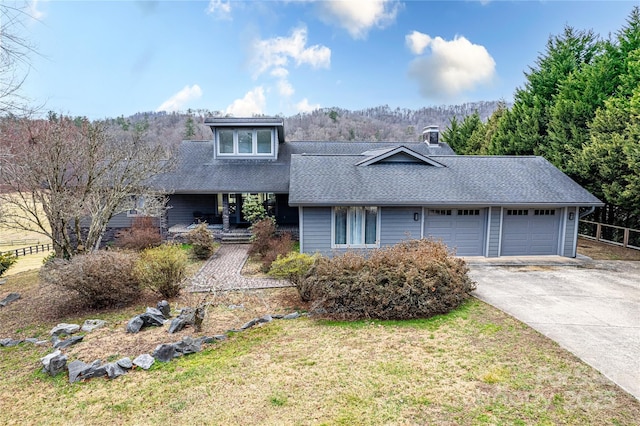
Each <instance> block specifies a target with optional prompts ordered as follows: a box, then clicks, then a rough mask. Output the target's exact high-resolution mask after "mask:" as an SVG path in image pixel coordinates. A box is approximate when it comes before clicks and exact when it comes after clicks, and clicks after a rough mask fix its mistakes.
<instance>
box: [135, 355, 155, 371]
mask: <svg viewBox="0 0 640 426" xmlns="http://www.w3.org/2000/svg"><path fill="white" fill-rule="evenodd" d="M154 362H156V360H155V359H154V358H153V357H152V356H151V355H149V354H142V355H138V356H137V357H136V358H135V359H134V360H133V365H137V366H138V367H140V368H142V369H143V370H148V369H150V368H151V366H152V365H153V363H154Z"/></svg>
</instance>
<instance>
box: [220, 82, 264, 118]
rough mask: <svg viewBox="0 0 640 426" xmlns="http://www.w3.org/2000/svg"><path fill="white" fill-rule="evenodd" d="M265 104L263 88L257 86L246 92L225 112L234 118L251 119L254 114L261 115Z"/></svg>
mask: <svg viewBox="0 0 640 426" xmlns="http://www.w3.org/2000/svg"><path fill="white" fill-rule="evenodd" d="M266 103H267V102H266V98H265V96H264V88H263V87H262V86H258V87H256V88H255V89H253V90H251V91H250V92H247V94H246V95H244V98H242V99H236V100H235V101H233V103H232V104H231V105H229V106H228V107H227V109H226V111H225V112H226V113H227V114H230V115H233V116H235V117H251V116H253V115H255V114H262V113H263V111H264V109H265V105H266Z"/></svg>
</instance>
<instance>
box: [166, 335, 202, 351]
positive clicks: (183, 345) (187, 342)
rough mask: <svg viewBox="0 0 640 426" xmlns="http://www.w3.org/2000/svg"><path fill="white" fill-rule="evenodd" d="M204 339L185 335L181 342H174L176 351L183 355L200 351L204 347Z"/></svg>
mask: <svg viewBox="0 0 640 426" xmlns="http://www.w3.org/2000/svg"><path fill="white" fill-rule="evenodd" d="M202 341H203V340H202V339H194V338H192V337H189V336H185V337H183V338H182V341H181V342H177V343H174V344H173V347H174V348H175V350H176V352H177V353H179V354H182V355H189V354H193V353H196V352H200V349H201V348H202Z"/></svg>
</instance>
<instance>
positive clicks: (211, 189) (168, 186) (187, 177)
mask: <svg viewBox="0 0 640 426" xmlns="http://www.w3.org/2000/svg"><path fill="white" fill-rule="evenodd" d="M400 145H401V144H399V143H393V142H390V143H385V142H285V143H282V144H280V145H279V148H278V149H279V152H278V159H277V160H264V159H263V160H260V159H256V160H234V159H230V158H224V159H214V156H213V150H214V144H213V141H185V142H183V143H182V144H181V145H180V148H179V150H178V161H177V167H176V168H175V169H174V170H172V171H171V172H168V173H164V174H162V175H160V176H158V177H157V178H156V179H154V182H153V183H154V186H155V187H157V188H158V189H162V190H166V191H171V192H174V193H178V194H215V193H222V192H229V193H247V192H275V193H288V192H289V180H290V179H289V177H290V175H289V173H290V166H291V157H292V155H296V154H319V153H323V154H333V155H345V154H346V155H354V154H358V155H359V154H360V153H362V152H365V151H372V150H378V149H389V148H393V147H398V146H400ZM402 145H403V146H406V147H407V148H409V149H411V150H413V151H415V152H417V153H419V154H421V155H424V156H429V155H434V154H445V155H453V154H454V153H453V151H452V150H451V148H450V147H449V146H448V145H446V144H441V145H440V146H435V147H434V146H428V145H427V144H425V143H405V144H402ZM360 158H363V157H360Z"/></svg>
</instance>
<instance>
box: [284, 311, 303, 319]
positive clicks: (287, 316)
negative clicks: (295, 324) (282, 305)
mask: <svg viewBox="0 0 640 426" xmlns="http://www.w3.org/2000/svg"><path fill="white" fill-rule="evenodd" d="M296 318H300V314H299V313H298V312H292V313H290V314H287V315H285V316H283V317H282V319H286V320H292V319H296Z"/></svg>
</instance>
